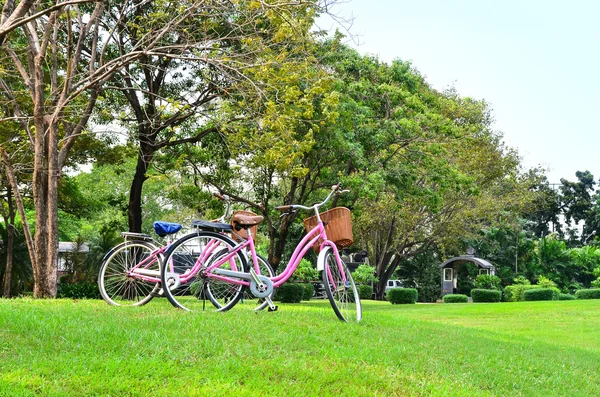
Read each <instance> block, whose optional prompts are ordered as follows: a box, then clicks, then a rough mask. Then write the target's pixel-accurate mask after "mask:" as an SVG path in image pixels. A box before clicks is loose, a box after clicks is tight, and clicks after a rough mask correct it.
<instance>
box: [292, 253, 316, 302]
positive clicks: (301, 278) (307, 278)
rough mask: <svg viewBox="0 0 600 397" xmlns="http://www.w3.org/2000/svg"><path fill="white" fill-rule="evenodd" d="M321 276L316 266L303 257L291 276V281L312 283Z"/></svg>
mask: <svg viewBox="0 0 600 397" xmlns="http://www.w3.org/2000/svg"><path fill="white" fill-rule="evenodd" d="M319 278H320V277H319V272H318V271H317V269H316V268H315V267H313V265H312V264H311V263H310V261H308V260H306V259H302V260H301V261H300V263H299V264H298V267H297V268H296V270H294V274H293V275H292V277H291V278H290V281H296V282H301V283H311V282H316V281H319ZM311 296H312V295H311Z"/></svg>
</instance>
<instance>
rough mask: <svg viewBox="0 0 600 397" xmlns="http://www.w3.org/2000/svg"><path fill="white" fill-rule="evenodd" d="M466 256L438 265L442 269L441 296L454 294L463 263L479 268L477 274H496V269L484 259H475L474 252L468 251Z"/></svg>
mask: <svg viewBox="0 0 600 397" xmlns="http://www.w3.org/2000/svg"><path fill="white" fill-rule="evenodd" d="M467 252H468V254H467V255H461V256H457V257H455V258H451V259H448V260H447V261H445V262H444V263H442V264H441V265H440V268H441V269H442V296H444V295H447V294H454V293H456V288H457V280H458V269H459V268H460V267H461V266H463V265H464V264H465V263H473V264H474V265H476V266H477V267H478V268H479V274H490V275H494V274H496V267H495V266H494V265H492V264H491V263H490V262H488V261H486V260H485V259H481V258H477V257H476V256H475V250H473V249H469V250H468V251H467Z"/></svg>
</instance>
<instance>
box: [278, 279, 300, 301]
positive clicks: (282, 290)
mask: <svg viewBox="0 0 600 397" xmlns="http://www.w3.org/2000/svg"><path fill="white" fill-rule="evenodd" d="M305 291H306V290H305V289H304V287H303V286H302V284H299V283H290V282H287V283H284V284H282V285H280V286H279V287H278V288H277V289H276V290H275V300H278V301H280V302H281V303H300V301H302V298H304V294H305Z"/></svg>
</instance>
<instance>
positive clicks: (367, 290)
mask: <svg viewBox="0 0 600 397" xmlns="http://www.w3.org/2000/svg"><path fill="white" fill-rule="evenodd" d="M356 289H357V290H358V297H359V298H360V299H361V300H364V299H371V298H372V297H373V287H371V286H370V285H357V286H356Z"/></svg>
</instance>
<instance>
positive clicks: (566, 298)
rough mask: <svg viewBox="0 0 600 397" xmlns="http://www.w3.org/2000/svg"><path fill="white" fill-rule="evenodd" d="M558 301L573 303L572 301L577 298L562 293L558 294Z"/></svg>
mask: <svg viewBox="0 0 600 397" xmlns="http://www.w3.org/2000/svg"><path fill="white" fill-rule="evenodd" d="M558 300H559V301H571V300H575V296H573V295H571V294H563V293H560V294H558Z"/></svg>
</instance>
